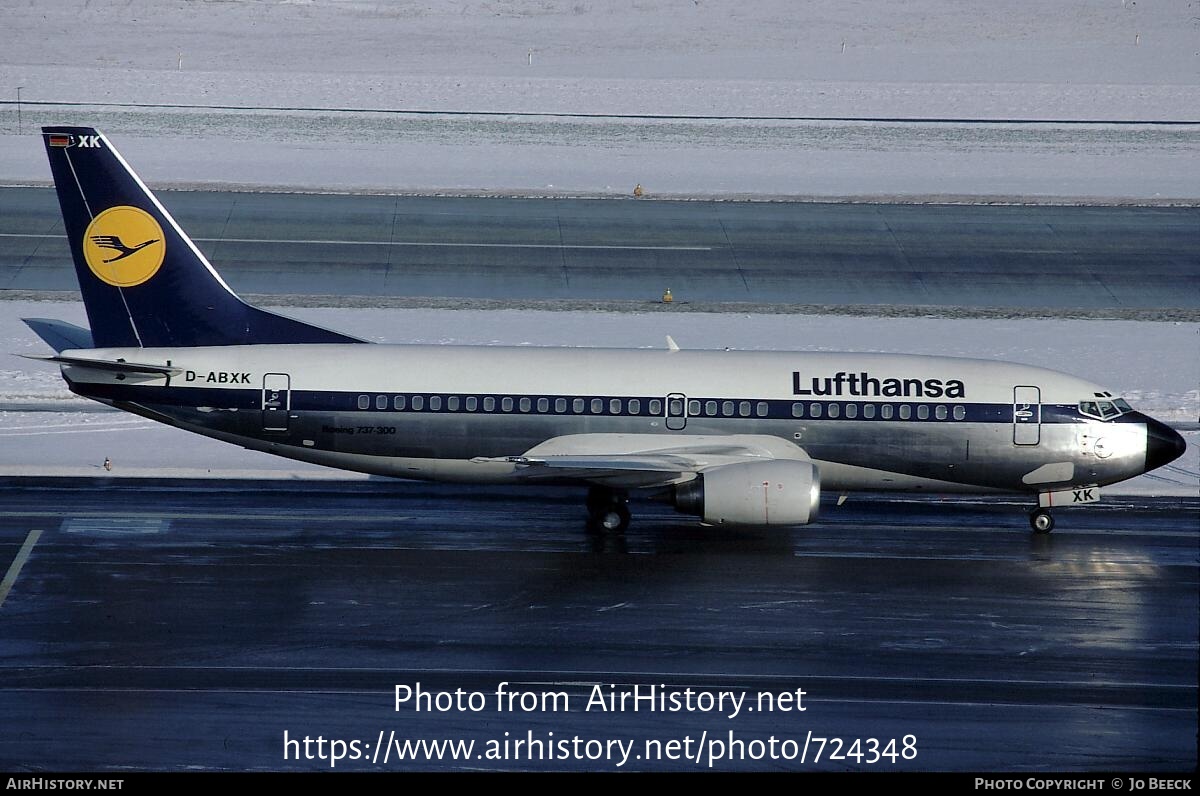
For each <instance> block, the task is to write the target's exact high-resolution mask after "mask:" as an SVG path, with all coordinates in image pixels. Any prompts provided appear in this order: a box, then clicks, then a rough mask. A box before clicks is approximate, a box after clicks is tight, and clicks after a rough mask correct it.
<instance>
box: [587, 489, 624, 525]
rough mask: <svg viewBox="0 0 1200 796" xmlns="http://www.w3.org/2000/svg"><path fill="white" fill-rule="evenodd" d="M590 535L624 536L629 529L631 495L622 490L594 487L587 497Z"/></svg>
mask: <svg viewBox="0 0 1200 796" xmlns="http://www.w3.org/2000/svg"><path fill="white" fill-rule="evenodd" d="M587 512H588V521H587V529H588V531H589V532H590V533H611V534H622V533H625V529H626V528H628V527H629V495H628V494H626V493H625V492H623V491H621V490H616V489H605V488H604V487H599V486H594V487H592V488H591V489H589V490H588V495H587Z"/></svg>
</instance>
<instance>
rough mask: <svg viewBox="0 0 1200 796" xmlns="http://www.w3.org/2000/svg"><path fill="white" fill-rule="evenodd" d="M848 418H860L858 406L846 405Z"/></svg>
mask: <svg viewBox="0 0 1200 796" xmlns="http://www.w3.org/2000/svg"><path fill="white" fill-rule="evenodd" d="M846 417H848V418H850V419H851V420H853V419H854V418H856V417H858V404H846Z"/></svg>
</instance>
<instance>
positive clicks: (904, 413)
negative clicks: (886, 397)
mask: <svg viewBox="0 0 1200 796" xmlns="http://www.w3.org/2000/svg"><path fill="white" fill-rule="evenodd" d="M910 417H912V407H911V406H909V405H908V404H901V405H900V419H901V420H908V419H909V418H910Z"/></svg>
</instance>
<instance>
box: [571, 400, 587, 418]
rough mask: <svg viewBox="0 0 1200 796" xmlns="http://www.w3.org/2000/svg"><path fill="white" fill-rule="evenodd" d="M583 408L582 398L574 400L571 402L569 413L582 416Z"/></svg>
mask: <svg viewBox="0 0 1200 796" xmlns="http://www.w3.org/2000/svg"><path fill="white" fill-rule="evenodd" d="M583 406H584V402H583V399H582V398H576V399H575V400H573V401H571V411H572V412H574V413H575V414H577V415H581V414H583Z"/></svg>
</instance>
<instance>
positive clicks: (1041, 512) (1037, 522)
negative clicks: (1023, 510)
mask: <svg viewBox="0 0 1200 796" xmlns="http://www.w3.org/2000/svg"><path fill="white" fill-rule="evenodd" d="M1029 527H1030V528H1032V529H1033V532H1034V533H1036V534H1047V533H1050V532H1051V531H1053V530H1054V516H1053V515H1052V514H1051V513H1050V512H1049V511H1048V510H1046V509H1037V510H1036V511H1034V512H1033V513H1032V514H1030V515H1029Z"/></svg>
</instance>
